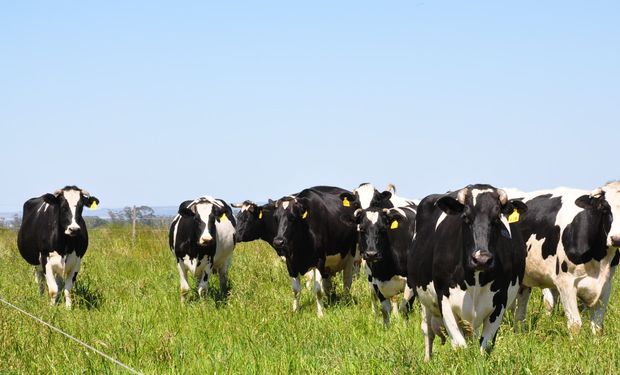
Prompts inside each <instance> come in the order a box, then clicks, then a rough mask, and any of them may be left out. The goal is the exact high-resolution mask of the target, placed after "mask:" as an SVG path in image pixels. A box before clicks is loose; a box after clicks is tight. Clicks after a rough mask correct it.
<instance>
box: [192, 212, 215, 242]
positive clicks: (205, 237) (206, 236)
mask: <svg viewBox="0 0 620 375" xmlns="http://www.w3.org/2000/svg"><path fill="white" fill-rule="evenodd" d="M195 207H196V213H197V214H198V215H200V220H201V221H202V222H203V223H205V229H204V231H203V232H202V233H201V234H200V237H199V238H198V243H199V244H201V245H204V244H206V243H208V242H210V241H212V240H213V236H212V235H211V233H209V216H210V215H211V212H212V211H213V204H212V203H208V202H202V203H197V204H196V205H195Z"/></svg>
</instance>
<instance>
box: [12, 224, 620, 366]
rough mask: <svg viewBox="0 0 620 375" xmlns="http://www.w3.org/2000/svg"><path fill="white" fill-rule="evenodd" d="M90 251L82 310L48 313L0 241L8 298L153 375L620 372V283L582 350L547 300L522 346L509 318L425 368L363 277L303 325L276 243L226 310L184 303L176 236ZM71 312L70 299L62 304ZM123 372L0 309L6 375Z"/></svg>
mask: <svg viewBox="0 0 620 375" xmlns="http://www.w3.org/2000/svg"><path fill="white" fill-rule="evenodd" d="M89 234H90V245H89V249H88V252H87V253H86V256H85V258H84V261H83V263H82V270H81V271H80V274H79V276H78V280H77V284H76V286H75V288H74V289H73V291H74V309H73V310H72V311H67V310H66V309H65V308H64V306H63V305H62V304H59V305H57V306H54V307H52V306H49V305H48V301H47V298H46V297H41V296H39V294H38V290H37V287H36V285H35V283H34V276H33V271H32V267H31V266H29V265H27V264H26V262H24V261H23V260H22V258H21V257H20V256H19V253H18V251H17V248H16V245H15V237H16V233H15V232H12V231H8V230H3V231H0V264H1V265H2V267H1V271H0V297H2V298H4V299H6V300H8V301H9V302H12V303H14V304H16V305H17V306H19V307H21V308H23V309H25V310H27V311H29V312H31V313H33V314H34V315H35V316H38V317H40V318H41V319H43V320H45V321H47V322H49V323H51V324H53V325H55V326H57V327H59V328H61V329H63V330H64V331H66V332H68V333H70V334H72V335H74V336H76V337H78V338H79V339H81V340H83V341H85V342H87V343H89V344H91V345H93V346H94V347H96V348H98V349H99V350H101V351H103V352H105V353H107V354H109V355H111V356H112V357H114V358H117V359H118V360H120V361H121V362H123V363H125V364H127V365H128V366H130V367H132V368H135V369H136V370H138V371H140V372H143V373H145V374H197V373H363V374H374V373H377V374H387V373H419V374H426V373H429V374H430V373H440V374H446V373H447V374H462V373H467V374H471V373H490V374H497V373H502V374H529V373H532V374H539V373H551V374H556V373H557V374H567V373H568V374H602V373H616V372H618V369H620V356H619V355H618V354H617V352H616V351H617V350H618V348H620V311H619V304H620V295H619V293H620V291H619V290H620V285H618V281H617V278H616V281H615V282H614V290H613V294H612V297H611V301H610V306H609V312H608V315H607V317H606V321H605V323H606V324H605V335H604V336H602V337H595V336H593V335H592V334H591V333H590V332H589V326H588V325H589V320H588V318H587V317H586V316H584V315H583V314H582V316H583V318H584V329H583V330H582V332H581V334H580V335H579V336H578V337H576V338H574V339H571V338H569V337H568V335H567V329H566V320H565V318H564V316H563V313H562V311H561V310H559V311H556V312H555V313H554V315H552V316H546V315H545V314H544V313H543V309H542V303H541V298H540V291H539V290H535V291H534V293H533V295H532V299H531V302H530V306H529V307H530V311H529V314H528V317H527V323H528V327H529V331H528V332H524V333H513V331H512V318H511V316H507V317H506V318H505V319H504V323H503V324H502V327H501V329H500V331H499V333H498V337H497V341H496V345H495V348H494V350H493V351H492V352H491V354H490V355H489V356H482V355H480V353H479V352H478V348H477V345H476V344H477V341H476V344H473V345H470V346H469V348H468V349H467V350H462V351H459V352H454V351H453V350H452V349H451V347H450V345H449V344H448V343H446V344H445V345H443V346H442V345H440V343H439V340H438V339H436V341H435V349H434V357H433V359H432V361H431V362H430V363H424V362H423V361H422V358H423V339H422V333H421V330H420V316H419V307H418V305H417V302H416V304H415V307H414V311H413V312H412V313H411V314H410V319H409V321H408V322H407V321H406V320H404V319H392V325H391V326H390V327H389V328H388V329H384V328H383V325H382V323H381V316H380V313H377V314H376V315H374V316H373V315H372V314H371V311H370V306H369V298H368V289H367V285H366V282H365V280H364V279H363V278H358V279H356V280H354V283H353V290H352V297H351V298H350V299H344V298H340V297H341V296H342V280H341V278H340V277H338V278H337V279H336V280H335V283H334V284H335V290H336V293H337V297H336V298H333V299H332V300H331V301H330V302H329V303H326V305H325V306H326V310H325V312H326V316H325V318H323V319H319V318H318V317H317V316H316V309H315V303H314V301H313V300H312V296H311V293H310V292H309V291H308V290H307V289H305V288H304V290H303V292H302V308H301V311H300V312H299V313H297V314H293V313H292V312H291V302H292V292H291V287H290V280H289V278H288V276H287V273H286V270H285V266H284V264H283V263H282V262H281V261H280V260H279V258H278V257H277V256H276V254H275V252H274V251H273V250H272V249H271V248H270V247H269V246H268V245H267V244H266V243H264V242H259V241H257V242H253V243H249V244H240V245H238V246H237V248H236V249H235V253H234V258H233V263H232V267H231V269H230V281H231V291H230V295H229V296H228V298H225V296H222V295H221V294H220V293H219V286H218V282H217V277H213V278H212V279H211V280H210V283H209V293H208V298H207V299H203V300H199V299H198V298H197V295H196V291H195V289H194V290H193V294H191V295H190V296H191V298H190V301H189V303H187V305H185V306H182V305H181V304H180V302H179V280H178V272H177V269H176V265H175V261H174V259H173V256H172V255H171V253H170V250H169V248H168V243H167V231H166V230H163V229H162V230H156V229H149V228H141V229H140V230H139V231H138V237H137V240H136V241H135V243H133V244H132V241H131V230H130V228H128V227H115V226H106V227H102V228H97V229H92V230H90V231H89ZM61 302H62V300H61ZM124 372H125V371H124V370H123V369H122V368H120V367H117V366H116V365H114V364H113V363H111V362H109V361H108V360H106V359H104V358H102V357H100V356H98V355H97V354H95V353H93V352H91V351H89V350H87V349H85V348H83V347H81V346H79V345H78V344H76V343H75V342H73V341H70V340H68V339H67V338H65V337H63V336H61V335H59V334H57V333H55V332H52V331H51V330H49V329H48V328H46V327H44V326H42V325H40V324H39V323H36V322H35V321H34V320H32V319H30V318H28V317H26V316H24V315H22V314H20V313H18V312H17V311H14V310H12V309H10V308H8V307H7V306H6V305H4V304H0V373H3V374H4V373H17V374H22V373H23V374H35V373H45V374H68V373H124Z"/></svg>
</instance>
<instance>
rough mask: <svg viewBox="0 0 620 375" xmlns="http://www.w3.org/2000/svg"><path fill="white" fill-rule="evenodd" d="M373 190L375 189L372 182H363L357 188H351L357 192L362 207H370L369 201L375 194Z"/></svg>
mask: <svg viewBox="0 0 620 375" xmlns="http://www.w3.org/2000/svg"><path fill="white" fill-rule="evenodd" d="M375 190H376V189H375V187H374V186H372V184H363V185H360V186H359V187H358V188H357V189H355V190H353V192H354V193H357V196H358V198H359V200H360V206H361V207H362V209H367V208H368V207H370V202H371V201H372V198H373V197H374V196H375Z"/></svg>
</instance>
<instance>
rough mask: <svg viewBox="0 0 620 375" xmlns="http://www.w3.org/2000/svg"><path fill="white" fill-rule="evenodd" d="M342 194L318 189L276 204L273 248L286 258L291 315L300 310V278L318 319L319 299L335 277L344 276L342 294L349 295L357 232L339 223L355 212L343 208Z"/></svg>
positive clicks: (320, 306)
mask: <svg viewBox="0 0 620 375" xmlns="http://www.w3.org/2000/svg"><path fill="white" fill-rule="evenodd" d="M345 192H347V191H346V190H344V189H340V188H337V187H330V186H318V187H314V188H309V189H305V190H303V191H301V192H300V193H299V194H296V195H295V196H288V197H284V198H281V199H279V200H278V201H277V202H276V210H275V213H274V218H275V221H276V223H277V228H278V230H277V234H276V237H275V238H274V239H273V246H274V247H275V248H276V249H277V250H278V251H280V252H281V253H282V254H284V257H285V258H286V266H287V270H288V273H289V276H290V277H291V281H292V287H293V294H294V300H293V311H297V310H298V308H299V300H300V295H301V285H300V282H299V277H300V276H302V275H305V276H306V277H307V278H309V279H310V284H311V286H312V290H313V292H314V294H315V296H316V303H317V314H318V315H319V316H320V317H321V316H323V305H322V302H321V299H322V297H323V295H326V294H329V293H330V289H331V277H332V276H333V275H334V274H336V273H337V272H340V271H342V272H343V281H344V288H345V293H347V294H348V293H349V290H350V288H351V282H352V276H353V275H352V271H353V257H354V256H355V241H356V232H355V226H352V225H346V224H345V223H343V222H342V220H341V217H342V216H343V215H346V216H350V215H352V214H353V211H354V209H353V208H352V207H350V206H349V207H345V206H343V204H342V201H341V199H340V194H342V193H345Z"/></svg>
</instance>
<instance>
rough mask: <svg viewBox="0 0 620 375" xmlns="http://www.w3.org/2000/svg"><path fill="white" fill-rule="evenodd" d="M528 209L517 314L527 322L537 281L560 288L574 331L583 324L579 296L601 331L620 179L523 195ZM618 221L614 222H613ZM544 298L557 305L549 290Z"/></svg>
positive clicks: (619, 225) (618, 225) (617, 237)
mask: <svg viewBox="0 0 620 375" xmlns="http://www.w3.org/2000/svg"><path fill="white" fill-rule="evenodd" d="M515 196H520V197H522V198H523V201H524V202H525V204H527V206H528V208H529V211H528V212H527V213H526V214H524V215H523V216H522V217H521V226H520V228H521V233H522V235H523V238H524V239H525V240H526V244H527V250H528V251H527V260H526V268H525V277H524V280H523V287H522V289H521V290H520V292H519V295H518V298H517V311H516V319H517V321H519V322H523V320H524V319H525V315H526V312H527V303H528V300H529V297H530V293H531V288H532V287H541V288H552V289H553V290H554V291H557V293H558V294H559V297H560V301H561V302H562V306H563V307H564V312H565V314H566V318H567V324H568V328H569V331H570V332H571V334H576V333H577V332H579V330H580V329H581V317H580V315H579V308H578V305H577V299H580V300H581V301H583V302H584V304H585V305H586V306H588V308H589V310H590V318H591V319H590V327H591V329H592V332H594V333H602V330H603V320H604V317H605V311H606V308H607V303H608V301H609V296H610V294H611V284H612V277H613V275H614V273H615V271H616V266H617V265H618V247H619V246H620V222H619V221H620V220H616V221H615V222H614V221H613V217H614V216H615V217H620V182H615V183H610V184H608V185H606V186H604V187H603V188H599V189H596V190H594V191H587V190H579V189H570V188H557V189H553V190H545V191H535V192H531V193H522V194H519V195H515ZM612 223H614V224H615V225H612ZM545 294H546V298H545V302H546V304H547V305H548V306H549V305H550V306H549V307H552V305H553V302H554V301H553V298H549V296H550V293H549V292H547V293H545Z"/></svg>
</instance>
